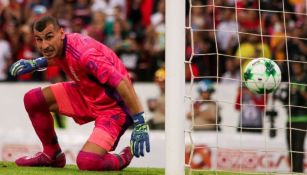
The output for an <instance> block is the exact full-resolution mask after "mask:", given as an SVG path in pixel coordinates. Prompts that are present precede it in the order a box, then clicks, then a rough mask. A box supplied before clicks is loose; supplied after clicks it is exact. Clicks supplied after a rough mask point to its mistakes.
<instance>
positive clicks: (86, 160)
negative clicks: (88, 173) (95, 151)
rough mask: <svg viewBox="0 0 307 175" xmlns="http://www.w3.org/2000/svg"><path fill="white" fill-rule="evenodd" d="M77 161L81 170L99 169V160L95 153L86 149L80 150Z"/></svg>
mask: <svg viewBox="0 0 307 175" xmlns="http://www.w3.org/2000/svg"><path fill="white" fill-rule="evenodd" d="M76 163H77V166H78V168H79V169H80V170H98V167H97V161H95V159H94V158H93V155H89V153H87V152H84V151H80V152H79V154H78V156H77V162H76Z"/></svg>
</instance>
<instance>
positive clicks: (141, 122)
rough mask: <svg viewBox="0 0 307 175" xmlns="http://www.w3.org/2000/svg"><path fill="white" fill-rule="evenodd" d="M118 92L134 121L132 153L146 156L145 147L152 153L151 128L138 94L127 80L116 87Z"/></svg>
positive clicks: (137, 155) (131, 141) (123, 80)
mask: <svg viewBox="0 0 307 175" xmlns="http://www.w3.org/2000/svg"><path fill="white" fill-rule="evenodd" d="M116 90H117V92H118V93H119V94H120V96H121V97H122V99H123V101H124V102H125V104H126V105H127V107H128V109H129V111H130V114H131V115H132V119H133V131H132V134H131V140H130V145H131V151H132V153H133V155H135V156H136V157H139V156H144V146H145V148H146V151H147V152H150V143H149V134H148V131H149V127H148V124H147V123H146V122H145V116H144V111H143V108H142V105H141V102H140V100H139V98H138V96H137V95H136V92H135V90H134V88H133V86H132V84H131V82H130V81H129V80H128V79H127V78H123V79H122V80H121V81H120V82H119V84H118V85H117V87H116Z"/></svg>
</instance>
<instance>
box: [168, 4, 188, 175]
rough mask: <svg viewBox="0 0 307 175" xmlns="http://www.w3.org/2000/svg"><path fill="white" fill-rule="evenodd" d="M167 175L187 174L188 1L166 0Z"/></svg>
mask: <svg viewBox="0 0 307 175" xmlns="http://www.w3.org/2000/svg"><path fill="white" fill-rule="evenodd" d="M165 23H166V33H165V37H166V46H165V56H166V57H165V63H166V64H165V66H166V90H165V100H166V102H165V106H166V107H165V114H166V118H165V132H166V145H165V146H166V152H165V155H166V161H165V162H166V165H165V174H166V175H175V174H176V175H183V174H184V149H185V142H184V121H185V112H184V111H185V110H184V95H183V94H184V93H185V91H184V88H185V71H184V59H185V0H179V1H178V0H166V15H165Z"/></svg>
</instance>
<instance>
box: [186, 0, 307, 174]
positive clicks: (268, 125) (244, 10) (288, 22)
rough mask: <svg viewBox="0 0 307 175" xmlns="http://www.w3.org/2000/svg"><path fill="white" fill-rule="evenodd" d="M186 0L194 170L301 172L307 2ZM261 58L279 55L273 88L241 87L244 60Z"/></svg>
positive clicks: (306, 113)
mask: <svg viewBox="0 0 307 175" xmlns="http://www.w3.org/2000/svg"><path fill="white" fill-rule="evenodd" d="M186 4H187V10H186V61H185V65H186V82H187V87H186V94H185V99H186V104H187V105H186V106H187V114H188V115H187V125H186V130H185V133H186V134H185V136H186V137H185V140H186V143H187V146H186V157H185V163H186V167H187V168H188V170H189V171H188V172H189V174H193V173H194V172H199V171H201V172H207V171H210V172H212V171H213V172H214V174H218V173H219V172H230V173H233V174H245V173H248V174H271V173H273V174H289V173H290V174H292V172H293V171H294V172H297V173H303V172H304V159H303V158H304V155H305V154H306V153H305V151H306V149H305V147H306V146H304V139H305V136H306V129H307V110H306V102H305V101H307V95H306V94H305V93H306V92H307V88H306V83H307V78H306V76H305V75H304V74H305V73H303V75H302V74H300V73H299V71H296V70H297V69H300V68H301V69H302V71H303V72H306V66H305V64H306V55H307V38H306V36H307V17H306V14H307V12H306V9H307V1H306V0H289V1H286V0H283V1H278V0H273V1H268V0H241V1H240V0H228V1H227V0H207V1H203V0H189V1H187V3H186ZM258 57H265V58H270V59H272V60H274V61H275V62H276V63H277V64H278V65H279V67H280V69H281V71H282V83H281V85H280V86H279V88H278V89H277V90H276V91H274V92H273V93H271V94H267V95H256V94H252V93H250V91H249V90H248V89H246V88H245V87H244V83H243V81H242V76H241V75H242V72H243V70H244V66H245V65H246V64H247V63H248V62H249V61H250V60H252V59H254V58H258ZM299 77H300V78H299ZM202 84H203V85H202ZM202 86H203V87H202ZM298 89H299V90H298ZM212 116H213V117H212ZM305 162H306V163H305V164H306V165H307V161H305ZM306 167H307V166H306Z"/></svg>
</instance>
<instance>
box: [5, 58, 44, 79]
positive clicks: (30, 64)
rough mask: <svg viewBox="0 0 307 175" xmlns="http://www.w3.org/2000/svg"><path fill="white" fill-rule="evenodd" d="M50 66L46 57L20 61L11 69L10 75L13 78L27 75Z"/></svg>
mask: <svg viewBox="0 0 307 175" xmlns="http://www.w3.org/2000/svg"><path fill="white" fill-rule="evenodd" d="M47 65H48V62H47V59H46V58H44V57H40V58H37V59H35V60H24V59H21V60H18V61H17V62H15V63H14V64H13V65H12V66H11V68H10V73H11V75H12V76H17V75H22V74H27V73H30V72H33V71H35V70H42V69H44V68H46V67H47Z"/></svg>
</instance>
